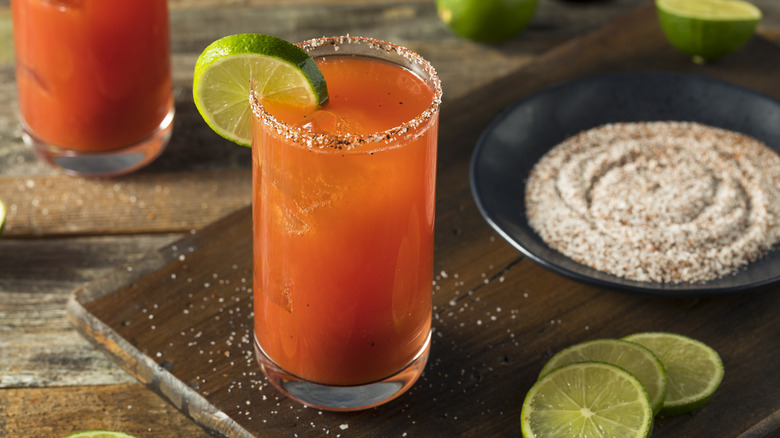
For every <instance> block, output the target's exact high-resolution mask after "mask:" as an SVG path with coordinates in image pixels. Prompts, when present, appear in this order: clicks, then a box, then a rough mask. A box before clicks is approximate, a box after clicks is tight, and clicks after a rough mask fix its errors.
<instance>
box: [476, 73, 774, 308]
mask: <svg viewBox="0 0 780 438" xmlns="http://www.w3.org/2000/svg"><path fill="white" fill-rule="evenodd" d="M778 120H780V102H778V101H776V100H774V99H771V98H769V97H767V96H765V95H762V94H759V93H756V92H754V91H751V90H748V89H745V88H741V87H738V86H736V85H733V84H729V83H726V82H721V81H717V80H714V79H709V78H704V77H699V76H693V75H687V74H678V73H654V72H646V73H624V74H616V75H607V76H598V77H593V78H587V79H581V80H577V81H573V82H567V83H564V84H560V85H558V86H555V87H551V88H548V89H546V90H543V91H541V92H539V93H536V94H534V95H531V96H530V97H528V98H526V99H524V100H522V101H520V102H518V103H517V104H515V105H514V106H512V107H510V108H509V109H507V110H506V111H505V112H503V113H502V114H501V115H499V116H498V117H497V118H496V119H495V120H494V121H493V122H492V123H491V124H490V125H489V126H488V128H487V129H486V130H485V132H483V134H482V136H481V137H480V139H479V140H478V142H477V145H476V148H475V150H474V153H473V156H472V160H471V190H472V194H473V196H474V199H475V201H476V203H477V206H478V208H479V210H480V212H481V213H482V216H483V217H484V218H485V220H486V221H487V222H488V224H489V225H490V226H491V227H493V229H495V230H496V231H497V232H498V233H499V234H500V235H501V236H502V237H503V238H504V239H506V240H507V241H508V242H509V243H510V244H512V245H513V246H514V247H515V248H516V249H518V250H519V251H520V252H521V253H523V254H524V255H525V256H527V257H528V258H530V259H531V260H533V261H535V262H537V263H539V264H540V265H542V266H543V267H545V268H547V269H550V270H552V271H554V272H556V273H558V274H561V275H564V276H566V277H569V278H572V279H574V280H577V281H581V282H585V283H589V284H594V285H597V286H602V287H608V288H611V289H617V290H623V291H630V292H640V293H646V294H651V295H658V296H669V297H672V296H673V297H681V296H706V295H721V294H733V293H739V292H744V291H748V290H752V289H755V288H758V287H760V286H763V285H766V284H769V283H773V282H775V281H779V280H780V250H778V249H777V248H776V249H773V250H772V251H771V252H770V253H769V254H767V255H766V256H765V257H763V258H761V259H759V260H757V261H755V262H753V263H751V264H749V265H747V266H746V267H744V268H742V269H740V270H739V271H737V272H736V273H735V274H734V275H728V276H725V277H722V278H720V279H716V280H712V281H708V282H704V283H678V284H671V283H650V282H639V281H632V280H627V279H623V278H620V277H616V276H613V275H610V274H607V273H604V272H601V271H598V270H595V269H592V268H590V267H588V266H585V265H582V264H579V263H577V262H575V261H574V260H572V259H570V258H568V257H566V256H564V255H563V254H561V253H559V252H557V251H555V250H553V249H551V248H550V247H548V246H547V245H546V244H545V243H544V242H543V241H542V239H541V238H540V237H539V236H538V235H537V234H536V233H535V232H534V230H533V229H531V227H530V226H529V225H528V221H527V220H526V210H525V204H524V198H525V189H526V180H527V178H528V175H529V173H530V172H531V169H532V168H533V167H534V165H535V164H536V162H537V161H538V160H539V159H540V158H541V157H542V156H543V155H544V154H545V153H546V152H547V151H549V150H550V149H551V148H553V147H554V146H556V145H557V144H558V143H560V142H562V141H563V140H565V139H566V138H568V137H571V136H572V135H575V134H577V133H579V132H581V131H584V130H587V129H590V128H594V127H596V126H600V125H603V124H607V123H616V122H643V121H688V122H698V123H702V124H706V125H711V126H715V127H718V128H723V129H728V130H731V131H736V132H740V133H743V134H747V135H750V136H752V137H754V138H756V139H758V140H760V141H762V142H764V143H765V144H766V145H767V146H769V147H770V148H772V149H774V150H775V151H779V152H780V123H778Z"/></svg>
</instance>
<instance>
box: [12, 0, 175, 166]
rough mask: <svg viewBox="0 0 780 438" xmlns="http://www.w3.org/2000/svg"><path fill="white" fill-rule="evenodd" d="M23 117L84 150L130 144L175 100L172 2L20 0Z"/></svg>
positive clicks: (16, 24) (45, 136) (37, 130)
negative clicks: (170, 33) (170, 22)
mask: <svg viewBox="0 0 780 438" xmlns="http://www.w3.org/2000/svg"><path fill="white" fill-rule="evenodd" d="M11 8H12V13H13V29H14V43H15V49H16V80H17V88H18V91H19V107H20V110H21V114H22V117H23V119H24V121H25V123H26V124H27V126H28V127H29V129H30V130H32V132H33V133H34V135H35V136H36V137H38V138H39V139H40V140H43V141H44V142H46V143H49V144H52V145H55V146H59V147H62V148H66V149H72V150H77V151H92V152H94V151H105V150H111V149H116V148H120V147H123V146H129V145H132V144H134V143H137V142H139V141H141V140H143V139H145V138H146V137H148V136H149V135H151V134H152V133H153V132H154V130H155V129H156V128H157V127H158V126H159V125H160V123H161V122H162V120H163V119H164V118H165V117H166V115H167V113H168V111H169V109H170V106H171V104H172V94H171V71H170V56H169V54H170V49H169V36H168V8H167V4H166V1H165V0H143V1H139V0H110V1H107V0H13V1H12V2H11Z"/></svg>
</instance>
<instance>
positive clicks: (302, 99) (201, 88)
mask: <svg viewBox="0 0 780 438" xmlns="http://www.w3.org/2000/svg"><path fill="white" fill-rule="evenodd" d="M251 93H255V94H256V95H257V96H258V98H260V99H261V100H274V101H279V102H284V103H285V104H289V105H295V106H303V107H319V106H322V105H324V104H325V103H326V102H327V101H328V88H327V84H326V82H325V78H324V76H323V75H322V72H321V71H320V69H319V67H317V64H316V63H315V62H314V60H313V59H312V58H311V57H310V56H309V55H308V53H306V51H304V50H303V49H302V48H300V47H298V46H297V45H295V44H292V43H289V42H287V41H285V40H283V39H281V38H277V37H274V36H271V35H263V34H254V33H248V34H237V35H229V36H226V37H223V38H220V39H218V40H216V41H214V42H213V43H211V44H210V45H209V46H208V47H206V48H205V49H204V50H203V52H202V53H201V54H200V56H199V57H198V60H197V61H196V63H195V73H194V77H193V87H192V94H193V99H194V101H195V106H196V107H197V109H198V112H200V114H201V116H202V117H203V119H204V120H205V121H206V123H207V124H208V125H209V126H210V127H211V129H213V130H214V131H215V132H216V133H217V134H219V135H220V136H222V137H224V138H226V139H228V140H230V141H232V142H234V143H237V144H239V145H242V146H250V145H251V140H252V139H251V121H252V110H251V107H250V103H249V102H250V100H249V98H250V95H251Z"/></svg>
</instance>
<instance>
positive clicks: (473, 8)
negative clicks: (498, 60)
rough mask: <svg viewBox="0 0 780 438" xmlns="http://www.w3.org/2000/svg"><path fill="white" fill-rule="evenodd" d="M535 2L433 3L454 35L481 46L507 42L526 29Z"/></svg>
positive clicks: (477, 0) (472, 0)
mask: <svg viewBox="0 0 780 438" xmlns="http://www.w3.org/2000/svg"><path fill="white" fill-rule="evenodd" d="M536 2H537V0H436V8H437V11H438V13H439V17H440V18H441V19H442V21H444V23H446V24H447V26H449V27H450V28H451V29H452V30H453V31H454V32H455V33H457V34H458V35H461V36H462V37H465V38H468V39H470V40H473V41H478V42H482V43H497V42H500V41H504V40H507V39H509V38H511V37H513V36H515V35H517V34H518V33H520V32H521V31H522V30H523V29H525V28H526V26H528V23H529V22H530V21H531V19H532V18H533V16H534V12H536Z"/></svg>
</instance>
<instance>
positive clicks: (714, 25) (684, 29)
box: [657, 8, 758, 62]
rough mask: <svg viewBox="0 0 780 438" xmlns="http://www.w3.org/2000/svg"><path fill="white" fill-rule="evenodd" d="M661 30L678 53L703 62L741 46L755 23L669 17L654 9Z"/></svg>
mask: <svg viewBox="0 0 780 438" xmlns="http://www.w3.org/2000/svg"><path fill="white" fill-rule="evenodd" d="M657 11H658V19H659V21H660V23H661V28H662V29H663V31H664V35H666V38H667V39H668V40H669V42H670V43H671V44H672V45H673V46H674V47H676V48H677V49H678V50H679V51H681V52H683V53H685V54H687V55H689V56H691V57H693V58H694V59H697V58H699V59H702V60H705V61H710V62H712V61H717V60H719V59H721V58H723V57H724V56H726V55H729V54H731V53H733V52H736V51H737V50H739V49H740V48H742V46H744V45H745V44H746V43H747V42H748V41H749V40H750V38H751V37H752V36H753V34H754V33H755V31H756V27H757V26H758V20H717V21H713V20H702V19H698V18H692V17H681V16H678V15H673V14H670V13H668V12H667V11H664V10H662V9H660V8H657Z"/></svg>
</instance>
